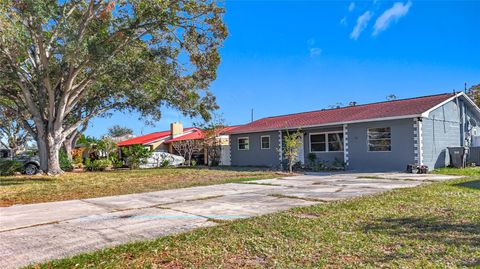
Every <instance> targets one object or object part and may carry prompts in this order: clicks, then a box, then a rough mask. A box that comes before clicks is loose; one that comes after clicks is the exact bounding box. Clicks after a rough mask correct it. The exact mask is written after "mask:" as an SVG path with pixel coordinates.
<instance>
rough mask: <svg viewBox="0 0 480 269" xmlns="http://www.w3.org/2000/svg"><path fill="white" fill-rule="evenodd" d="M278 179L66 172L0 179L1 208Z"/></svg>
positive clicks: (210, 173) (251, 174)
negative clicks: (52, 175)
mask: <svg viewBox="0 0 480 269" xmlns="http://www.w3.org/2000/svg"><path fill="white" fill-rule="evenodd" d="M275 176H276V174H275V173H274V172H272V171H268V170H261V169H248V168H244V169H242V168H237V169H226V168H224V169H223V168H215V169H209V168H162V169H143V170H119V171H111V172H85V173H65V174H64V175H62V176H58V177H48V176H40V175H37V176H25V175H23V176H10V177H0V206H11V205H15V204H31V203H40V202H52V201H63V200H72V199H83V198H93V197H101V196H111V195H121V194H129V193H139V192H150V191H159V190H166V189H176V188H184V187H191V186H200V185H211V184H221V183H229V182H241V181H247V180H255V179H263V178H274V177H275Z"/></svg>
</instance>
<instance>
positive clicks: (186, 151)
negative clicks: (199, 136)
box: [172, 140, 204, 166]
mask: <svg viewBox="0 0 480 269" xmlns="http://www.w3.org/2000/svg"><path fill="white" fill-rule="evenodd" d="M172 146H173V148H174V149H175V150H176V151H177V152H178V154H180V155H182V156H183V158H185V162H186V163H187V165H188V166H191V165H192V156H193V154H194V153H198V152H200V151H201V150H202V149H203V147H204V144H203V141H201V140H182V141H177V142H173V143H172Z"/></svg>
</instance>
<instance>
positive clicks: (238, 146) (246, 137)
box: [237, 136, 250, 150]
mask: <svg viewBox="0 0 480 269" xmlns="http://www.w3.org/2000/svg"><path fill="white" fill-rule="evenodd" d="M240 139H247V141H248V148H246V149H241V148H240ZM237 149H238V150H250V137H248V136H243V137H239V138H237Z"/></svg>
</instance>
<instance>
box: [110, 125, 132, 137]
mask: <svg viewBox="0 0 480 269" xmlns="http://www.w3.org/2000/svg"><path fill="white" fill-rule="evenodd" d="M131 134H133V130H132V129H130V128H128V127H123V126H120V125H113V126H112V127H110V128H108V135H109V136H111V137H121V136H124V135H131Z"/></svg>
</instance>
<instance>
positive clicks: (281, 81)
mask: <svg viewBox="0 0 480 269" xmlns="http://www.w3.org/2000/svg"><path fill="white" fill-rule="evenodd" d="M225 4H226V8H227V13H226V16H225V21H226V23H227V26H228V28H229V32H230V35H229V37H228V39H227V40H226V42H225V44H224V48H223V49H222V50H221V56H222V63H221V65H220V67H219V70H218V78H217V80H216V81H215V82H214V83H213V84H212V86H211V90H212V92H213V93H214V94H215V95H216V96H217V101H218V104H219V105H220V107H221V108H220V110H219V113H221V114H222V115H223V118H224V119H225V120H226V123H228V124H244V123H248V122H249V121H250V111H251V109H252V108H253V109H254V118H255V119H259V118H262V117H266V116H274V115H281V114H287V113H293V112H302V111H309V110H316V109H321V108H327V107H329V106H331V105H334V104H336V103H337V102H342V103H344V104H346V103H348V102H350V101H356V102H358V103H360V104H361V103H369V102H377V101H383V100H385V97H386V96H387V95H390V94H395V95H396V96H397V97H398V98H408V97H415V96H420V95H429V94H436V93H444V92H452V91H453V90H455V89H456V90H463V85H464V83H467V84H468V85H472V84H477V83H480V20H479V19H478V15H479V11H480V1H400V2H397V1H380V0H377V1H373V0H372V1H228V0H227V2H226V3H225ZM172 121H182V122H183V123H184V125H190V124H192V122H194V121H196V120H195V119H193V120H192V119H189V118H184V117H182V116H181V114H180V113H178V112H177V111H173V110H165V111H164V116H163V118H162V119H161V120H160V121H159V122H158V123H157V124H156V126H147V125H145V124H144V122H142V121H141V120H138V115H136V114H123V113H114V114H113V116H112V117H110V118H99V119H95V120H93V121H92V123H91V124H90V128H89V129H88V130H87V132H86V133H87V134H88V135H94V136H101V135H103V134H105V133H106V130H107V129H108V127H110V126H112V125H114V124H120V125H123V126H127V127H130V128H132V129H134V131H135V133H136V134H137V135H140V134H142V133H143V134H146V133H149V132H153V131H159V130H166V129H168V128H169V127H168V126H169V124H170V122H172Z"/></svg>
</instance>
